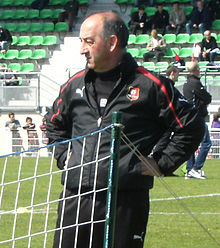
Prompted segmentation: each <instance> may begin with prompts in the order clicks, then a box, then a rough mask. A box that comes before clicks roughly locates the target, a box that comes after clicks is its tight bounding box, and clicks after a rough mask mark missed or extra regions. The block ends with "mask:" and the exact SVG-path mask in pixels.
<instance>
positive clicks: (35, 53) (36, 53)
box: [31, 49, 46, 59]
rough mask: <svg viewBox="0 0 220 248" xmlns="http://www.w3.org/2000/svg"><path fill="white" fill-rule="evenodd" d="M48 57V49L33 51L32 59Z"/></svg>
mask: <svg viewBox="0 0 220 248" xmlns="http://www.w3.org/2000/svg"><path fill="white" fill-rule="evenodd" d="M45 58H46V50H44V49H35V50H34V51H33V55H32V56H31V59H45Z"/></svg>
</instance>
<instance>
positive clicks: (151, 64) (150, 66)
mask: <svg viewBox="0 0 220 248" xmlns="http://www.w3.org/2000/svg"><path fill="white" fill-rule="evenodd" d="M142 66H143V67H144V68H146V69H148V70H150V71H154V70H155V64H154V62H152V61H151V62H143V63H142Z"/></svg>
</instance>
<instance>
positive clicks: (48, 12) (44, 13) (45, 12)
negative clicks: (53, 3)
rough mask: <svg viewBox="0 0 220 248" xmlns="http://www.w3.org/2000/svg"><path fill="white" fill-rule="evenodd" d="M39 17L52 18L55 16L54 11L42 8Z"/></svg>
mask: <svg viewBox="0 0 220 248" xmlns="http://www.w3.org/2000/svg"><path fill="white" fill-rule="evenodd" d="M39 17H40V18H41V19H47V18H52V17H53V11H52V9H42V10H41V11H40V15H39Z"/></svg>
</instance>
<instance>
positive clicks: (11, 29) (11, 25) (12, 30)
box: [4, 22, 16, 32]
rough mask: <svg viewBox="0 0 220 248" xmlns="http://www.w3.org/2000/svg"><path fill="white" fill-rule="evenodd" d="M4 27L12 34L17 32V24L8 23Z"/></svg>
mask: <svg viewBox="0 0 220 248" xmlns="http://www.w3.org/2000/svg"><path fill="white" fill-rule="evenodd" d="M4 27H5V28H7V29H8V30H9V31H10V32H15V30H16V24H15V22H7V23H5V25H4Z"/></svg>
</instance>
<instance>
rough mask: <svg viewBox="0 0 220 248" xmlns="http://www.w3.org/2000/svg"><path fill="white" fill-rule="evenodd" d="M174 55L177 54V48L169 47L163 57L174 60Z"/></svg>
mask: <svg viewBox="0 0 220 248" xmlns="http://www.w3.org/2000/svg"><path fill="white" fill-rule="evenodd" d="M176 54H177V55H178V54H179V48H178V47H171V48H168V49H167V53H166V54H165V55H164V58H174V57H175V56H176Z"/></svg>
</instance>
